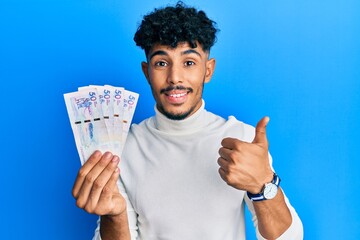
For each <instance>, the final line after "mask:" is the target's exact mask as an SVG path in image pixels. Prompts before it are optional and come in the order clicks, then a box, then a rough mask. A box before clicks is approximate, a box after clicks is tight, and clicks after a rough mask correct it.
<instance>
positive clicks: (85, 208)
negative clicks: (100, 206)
mask: <svg viewBox="0 0 360 240" xmlns="http://www.w3.org/2000/svg"><path fill="white" fill-rule="evenodd" d="M84 210H85V211H86V212H88V213H91V214H93V213H95V212H94V208H92V207H91V206H90V205H89V204H87V205H86V206H85V207H84Z"/></svg>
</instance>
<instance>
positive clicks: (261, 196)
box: [247, 173, 281, 201]
mask: <svg viewBox="0 0 360 240" xmlns="http://www.w3.org/2000/svg"><path fill="white" fill-rule="evenodd" d="M280 181H281V179H280V177H279V176H278V175H277V174H276V173H273V177H272V180H271V181H270V182H267V183H265V184H264V185H263V186H262V188H261V190H260V191H259V192H257V193H256V192H255V193H254V192H249V191H248V192H247V196H248V197H249V199H250V200H251V201H263V200H269V199H273V198H274V197H275V196H276V194H277V191H278V187H279V185H280Z"/></svg>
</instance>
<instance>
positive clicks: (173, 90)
mask: <svg viewBox="0 0 360 240" xmlns="http://www.w3.org/2000/svg"><path fill="white" fill-rule="evenodd" d="M191 92H193V89H192V88H187V87H184V86H169V87H167V88H163V89H161V90H160V94H165V95H166V96H171V97H183V96H185V95H186V94H188V93H191Z"/></svg>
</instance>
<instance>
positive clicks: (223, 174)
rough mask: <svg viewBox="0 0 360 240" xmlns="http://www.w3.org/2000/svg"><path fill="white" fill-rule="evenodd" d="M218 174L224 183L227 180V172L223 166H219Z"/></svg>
mask: <svg viewBox="0 0 360 240" xmlns="http://www.w3.org/2000/svg"><path fill="white" fill-rule="evenodd" d="M218 172H219V174H220V177H221V179H222V180H224V181H225V182H226V183H227V182H228V174H227V172H226V171H225V170H224V169H223V168H219V171H218Z"/></svg>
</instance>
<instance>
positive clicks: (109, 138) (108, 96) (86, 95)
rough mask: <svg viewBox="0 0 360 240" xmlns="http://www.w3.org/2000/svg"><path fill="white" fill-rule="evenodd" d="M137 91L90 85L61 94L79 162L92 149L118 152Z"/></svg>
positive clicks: (134, 106) (117, 153) (88, 154)
mask: <svg viewBox="0 0 360 240" xmlns="http://www.w3.org/2000/svg"><path fill="white" fill-rule="evenodd" d="M138 97H139V94H137V93H135V92H131V91H128V90H125V89H124V88H122V87H114V86H110V85H105V86H98V85H90V86H85V87H79V88H78V91H77V92H72V93H66V94H64V99H65V104H66V108H67V112H68V115H69V119H70V123H71V128H72V131H73V135H74V138H75V144H76V148H77V150H78V153H79V157H80V161H81V163H82V164H84V163H85V161H86V160H87V159H88V158H89V156H90V155H91V154H92V153H93V152H94V151H95V150H100V151H102V152H105V151H111V152H113V153H114V154H116V155H118V156H121V154H122V151H123V148H124V145H125V141H126V138H127V135H128V132H129V128H130V124H131V121H132V118H133V114H134V111H135V108H136V105H137V101H138Z"/></svg>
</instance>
